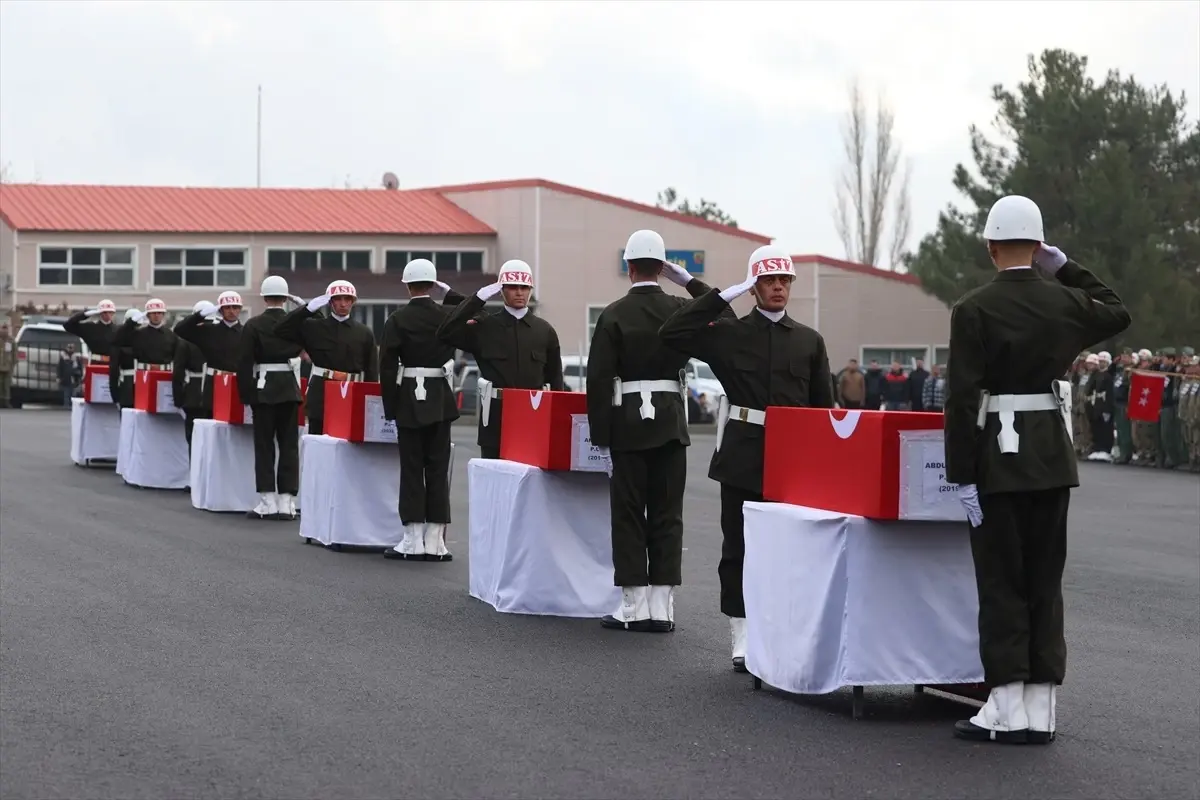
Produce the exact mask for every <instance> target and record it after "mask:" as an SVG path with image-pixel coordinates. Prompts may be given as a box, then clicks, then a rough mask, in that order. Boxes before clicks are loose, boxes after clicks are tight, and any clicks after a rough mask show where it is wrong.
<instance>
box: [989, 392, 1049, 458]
mask: <svg viewBox="0 0 1200 800" xmlns="http://www.w3.org/2000/svg"><path fill="white" fill-rule="evenodd" d="M1061 410H1062V404H1061V403H1060V402H1059V399H1058V397H1056V396H1055V395H1054V394H1051V393H1050V392H1047V393H1046V394H995V395H994V394H990V393H989V392H984V393H983V396H982V397H981V398H980V401H979V417H978V419H977V420H976V425H978V427H980V428H983V426H984V424H985V423H986V422H987V415H988V414H997V415H999V417H1000V433H999V434H998V435H997V437H996V438H997V439H998V440H999V442H1000V452H1001V453H1015V452H1017V451H1018V449H1019V448H1020V444H1021V437H1020V435H1019V434H1018V433H1017V429H1016V426H1015V425H1014V423H1015V422H1016V419H1017V413H1018V412H1023V411H1061Z"/></svg>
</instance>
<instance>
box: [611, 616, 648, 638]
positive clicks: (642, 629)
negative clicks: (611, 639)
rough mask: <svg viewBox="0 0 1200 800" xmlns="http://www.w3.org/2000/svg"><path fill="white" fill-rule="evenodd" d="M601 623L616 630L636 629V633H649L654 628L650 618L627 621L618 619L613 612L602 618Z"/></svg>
mask: <svg viewBox="0 0 1200 800" xmlns="http://www.w3.org/2000/svg"><path fill="white" fill-rule="evenodd" d="M600 624H601V625H603V626H604V627H605V628H608V629H609V630H614V631H634V632H635V633H649V632H650V631H651V630H653V629H652V628H651V627H650V620H648V619H639V620H637V621H636V622H625V621H624V620H620V619H617V618H616V617H614V616H613V615H612V614H609V615H607V616H605V617H601V618H600Z"/></svg>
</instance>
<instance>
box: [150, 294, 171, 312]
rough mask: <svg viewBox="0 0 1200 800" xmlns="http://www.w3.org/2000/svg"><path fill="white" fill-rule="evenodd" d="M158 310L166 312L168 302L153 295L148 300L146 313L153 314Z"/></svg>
mask: <svg viewBox="0 0 1200 800" xmlns="http://www.w3.org/2000/svg"><path fill="white" fill-rule="evenodd" d="M156 311H161V312H163V313H164V314H165V313H166V312H167V304H166V303H164V302H163V301H162V300H159V299H158V298H157V297H151V298H150V299H149V300H147V301H146V313H147V314H153V313H154V312H156Z"/></svg>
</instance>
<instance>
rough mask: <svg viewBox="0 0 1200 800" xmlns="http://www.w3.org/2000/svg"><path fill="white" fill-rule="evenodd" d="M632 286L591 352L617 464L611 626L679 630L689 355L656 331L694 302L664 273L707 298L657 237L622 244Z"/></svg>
mask: <svg viewBox="0 0 1200 800" xmlns="http://www.w3.org/2000/svg"><path fill="white" fill-rule="evenodd" d="M624 258H625V262H626V264H628V269H629V280H630V282H631V283H632V284H633V285H632V286H631V287H630V289H629V292H628V294H626V295H625V296H624V297H622V298H620V299H619V300H616V301H614V302H612V303H610V304H609V305H608V306H607V307H605V309H604V311H603V312H602V313H601V314H600V319H599V320H597V322H596V328H595V331H594V333H593V334H592V342H591V346H590V347H589V348H588V364H587V367H588V382H587V396H588V426H589V429H590V431H591V440H592V444H593V445H595V446H596V447H599V448H600V449H601V450H602V451H603V452H604V453H605V455H606V456H608V457H609V458H610V460H611V473H610V475H611V478H612V479H611V481H610V482H609V489H608V494H609V505H610V512H611V513H610V517H611V525H612V552H613V582H614V583H615V584H616V585H617V586H620V587H621V604H620V606H619V607H618V608H617V609H616V610H615V611H614V612H613V613H612V614H609V615H608V616H606V617H604V618H603V619H602V620H601V624H603V625H604V627H606V628H613V629H617V630H628V631H654V632H659V633H665V632H668V631H672V630H674V629H675V589H676V587H677V586H679V585H680V584H681V583H682V582H683V575H682V568H683V495H684V491H685V487H686V484H687V448H688V446H690V445H691V443H692V440H691V437H690V436H689V435H688V411H687V407H686V403H687V400H688V399H690V398H688V396H687V394H688V390H687V378H686V373H685V367H687V363H688V357H687V356H685V355H683V354H682V353H679V352H677V351H675V350H671V349H670V348H668V347H667V346H666V345H664V344H663V343H662V341H661V340H660V339H659V337H658V329H659V328H661V327H662V325H663V323H664V322H666V321H667V319H668V318H670V316H671V315H672V314H674V313H675V312H676V311H678V310H679V309H680V308H682V307H683V305H684V304H685V303H686V302H687V301H686V300H685V299H684V298H682V297H675V296H672V295H669V294H667V293H665V292H664V291H663V290H662V288H661V287H660V286H659V283H658V282H659V276H660V275H664V276H666V277H667V278H668V279H669V280H670V281H671V282H673V283H675V284H676V285H678V286H682V287H684V288H685V289H686V290H687V293H688V294H689V295H691V296H692V297H699V296H700V295H702V294H705V293H707V292H708V291H709V287H708V285H706V284H705V283H704V282H703V281H700V280H697V279H695V278H693V277H692V276H691V275H690V274H688V271H687V270H686V269H684V268H683V267H680V266H678V265H676V264H672V263H671V262H670V261H667V251H666V245H665V244H664V242H663V238H662V236H660V235H659V234H658V233H656V232H654V231H649V230H641V231H635V232H634V233H633V235H631V236H630V237H629V242H628V243H627V244H626V245H625V254H624Z"/></svg>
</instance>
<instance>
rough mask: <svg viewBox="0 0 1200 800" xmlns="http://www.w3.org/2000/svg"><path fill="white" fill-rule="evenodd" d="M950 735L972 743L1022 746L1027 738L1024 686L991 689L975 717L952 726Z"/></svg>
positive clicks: (1005, 686) (1027, 725)
mask: <svg viewBox="0 0 1200 800" xmlns="http://www.w3.org/2000/svg"><path fill="white" fill-rule="evenodd" d="M954 734H955V735H956V736H958V737H959V738H962V739H973V740H976V741H992V742H1008V743H1012V744H1022V743H1024V742H1025V741H1026V740H1027V739H1028V735H1029V717H1028V716H1027V714H1026V713H1025V684H1023V683H1019V682H1018V683H1007V684H1005V685H1003V686H996V687H993V689H992V691H991V694H989V695H988V699H987V702H986V703H984V705H983V708H981V709H979V713H978V714H976V715H975V716H973V717H971V719H970V720H967V721H962V722H958V723H956V724H955V726H954Z"/></svg>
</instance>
